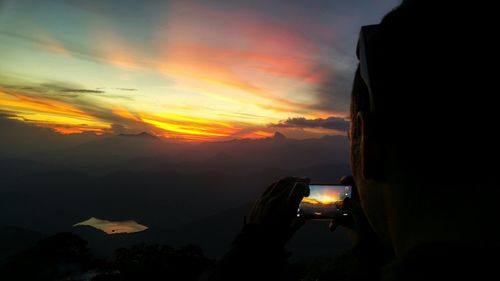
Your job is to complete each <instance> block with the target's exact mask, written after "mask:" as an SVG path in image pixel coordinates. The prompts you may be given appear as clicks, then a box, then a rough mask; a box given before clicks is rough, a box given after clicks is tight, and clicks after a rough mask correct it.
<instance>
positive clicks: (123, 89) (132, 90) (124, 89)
mask: <svg viewBox="0 0 500 281" xmlns="http://www.w3.org/2000/svg"><path fill="white" fill-rule="evenodd" d="M116 89H117V90H120V91H129V92H134V91H138V90H137V89H133V88H116Z"/></svg>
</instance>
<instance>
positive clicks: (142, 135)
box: [118, 132, 158, 139]
mask: <svg viewBox="0 0 500 281" xmlns="http://www.w3.org/2000/svg"><path fill="white" fill-rule="evenodd" d="M118 136H119V137H131V138H142V139H158V137H156V136H153V135H151V134H150V133H146V132H142V133H139V134H119V135H118Z"/></svg>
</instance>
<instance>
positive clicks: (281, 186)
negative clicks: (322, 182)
mask: <svg viewBox="0 0 500 281" xmlns="http://www.w3.org/2000/svg"><path fill="white" fill-rule="evenodd" d="M309 182H310V180H309V179H306V178H298V177H288V178H284V179H281V180H279V181H278V182H275V183H273V184H271V185H270V186H269V187H268V188H267V189H266V191H265V192H264V193H263V194H262V196H261V197H260V198H259V199H257V201H256V202H255V204H254V205H253V207H252V209H251V210H250V213H249V214H248V216H247V218H246V223H247V224H252V225H256V226H259V227H260V228H261V229H262V230H263V231H266V232H269V234H271V236H275V237H276V236H279V237H280V239H281V242H282V243H283V244H284V243H286V241H288V239H290V237H291V236H292V235H293V234H294V233H295V232H296V231H297V230H298V229H299V228H300V226H302V225H303V224H304V220H303V219H298V218H297V209H298V207H299V204H300V201H301V200H302V198H304V196H308V195H309Z"/></svg>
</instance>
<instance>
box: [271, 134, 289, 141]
mask: <svg viewBox="0 0 500 281" xmlns="http://www.w3.org/2000/svg"><path fill="white" fill-rule="evenodd" d="M273 139H275V140H286V139H288V138H287V137H286V136H285V135H283V134H282V133H280V132H275V133H274V136H273Z"/></svg>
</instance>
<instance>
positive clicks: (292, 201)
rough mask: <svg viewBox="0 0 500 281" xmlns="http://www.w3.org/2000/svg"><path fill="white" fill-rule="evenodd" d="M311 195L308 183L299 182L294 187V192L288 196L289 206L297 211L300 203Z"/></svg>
mask: <svg viewBox="0 0 500 281" xmlns="http://www.w3.org/2000/svg"><path fill="white" fill-rule="evenodd" d="M308 194H309V183H308V181H297V182H295V184H294V185H293V188H292V190H291V191H290V193H289V194H288V200H287V201H288V204H289V205H290V206H292V207H294V208H295V209H296V208H297V207H298V206H299V204H300V201H302V199H303V198H304V196H307V195H308Z"/></svg>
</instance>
